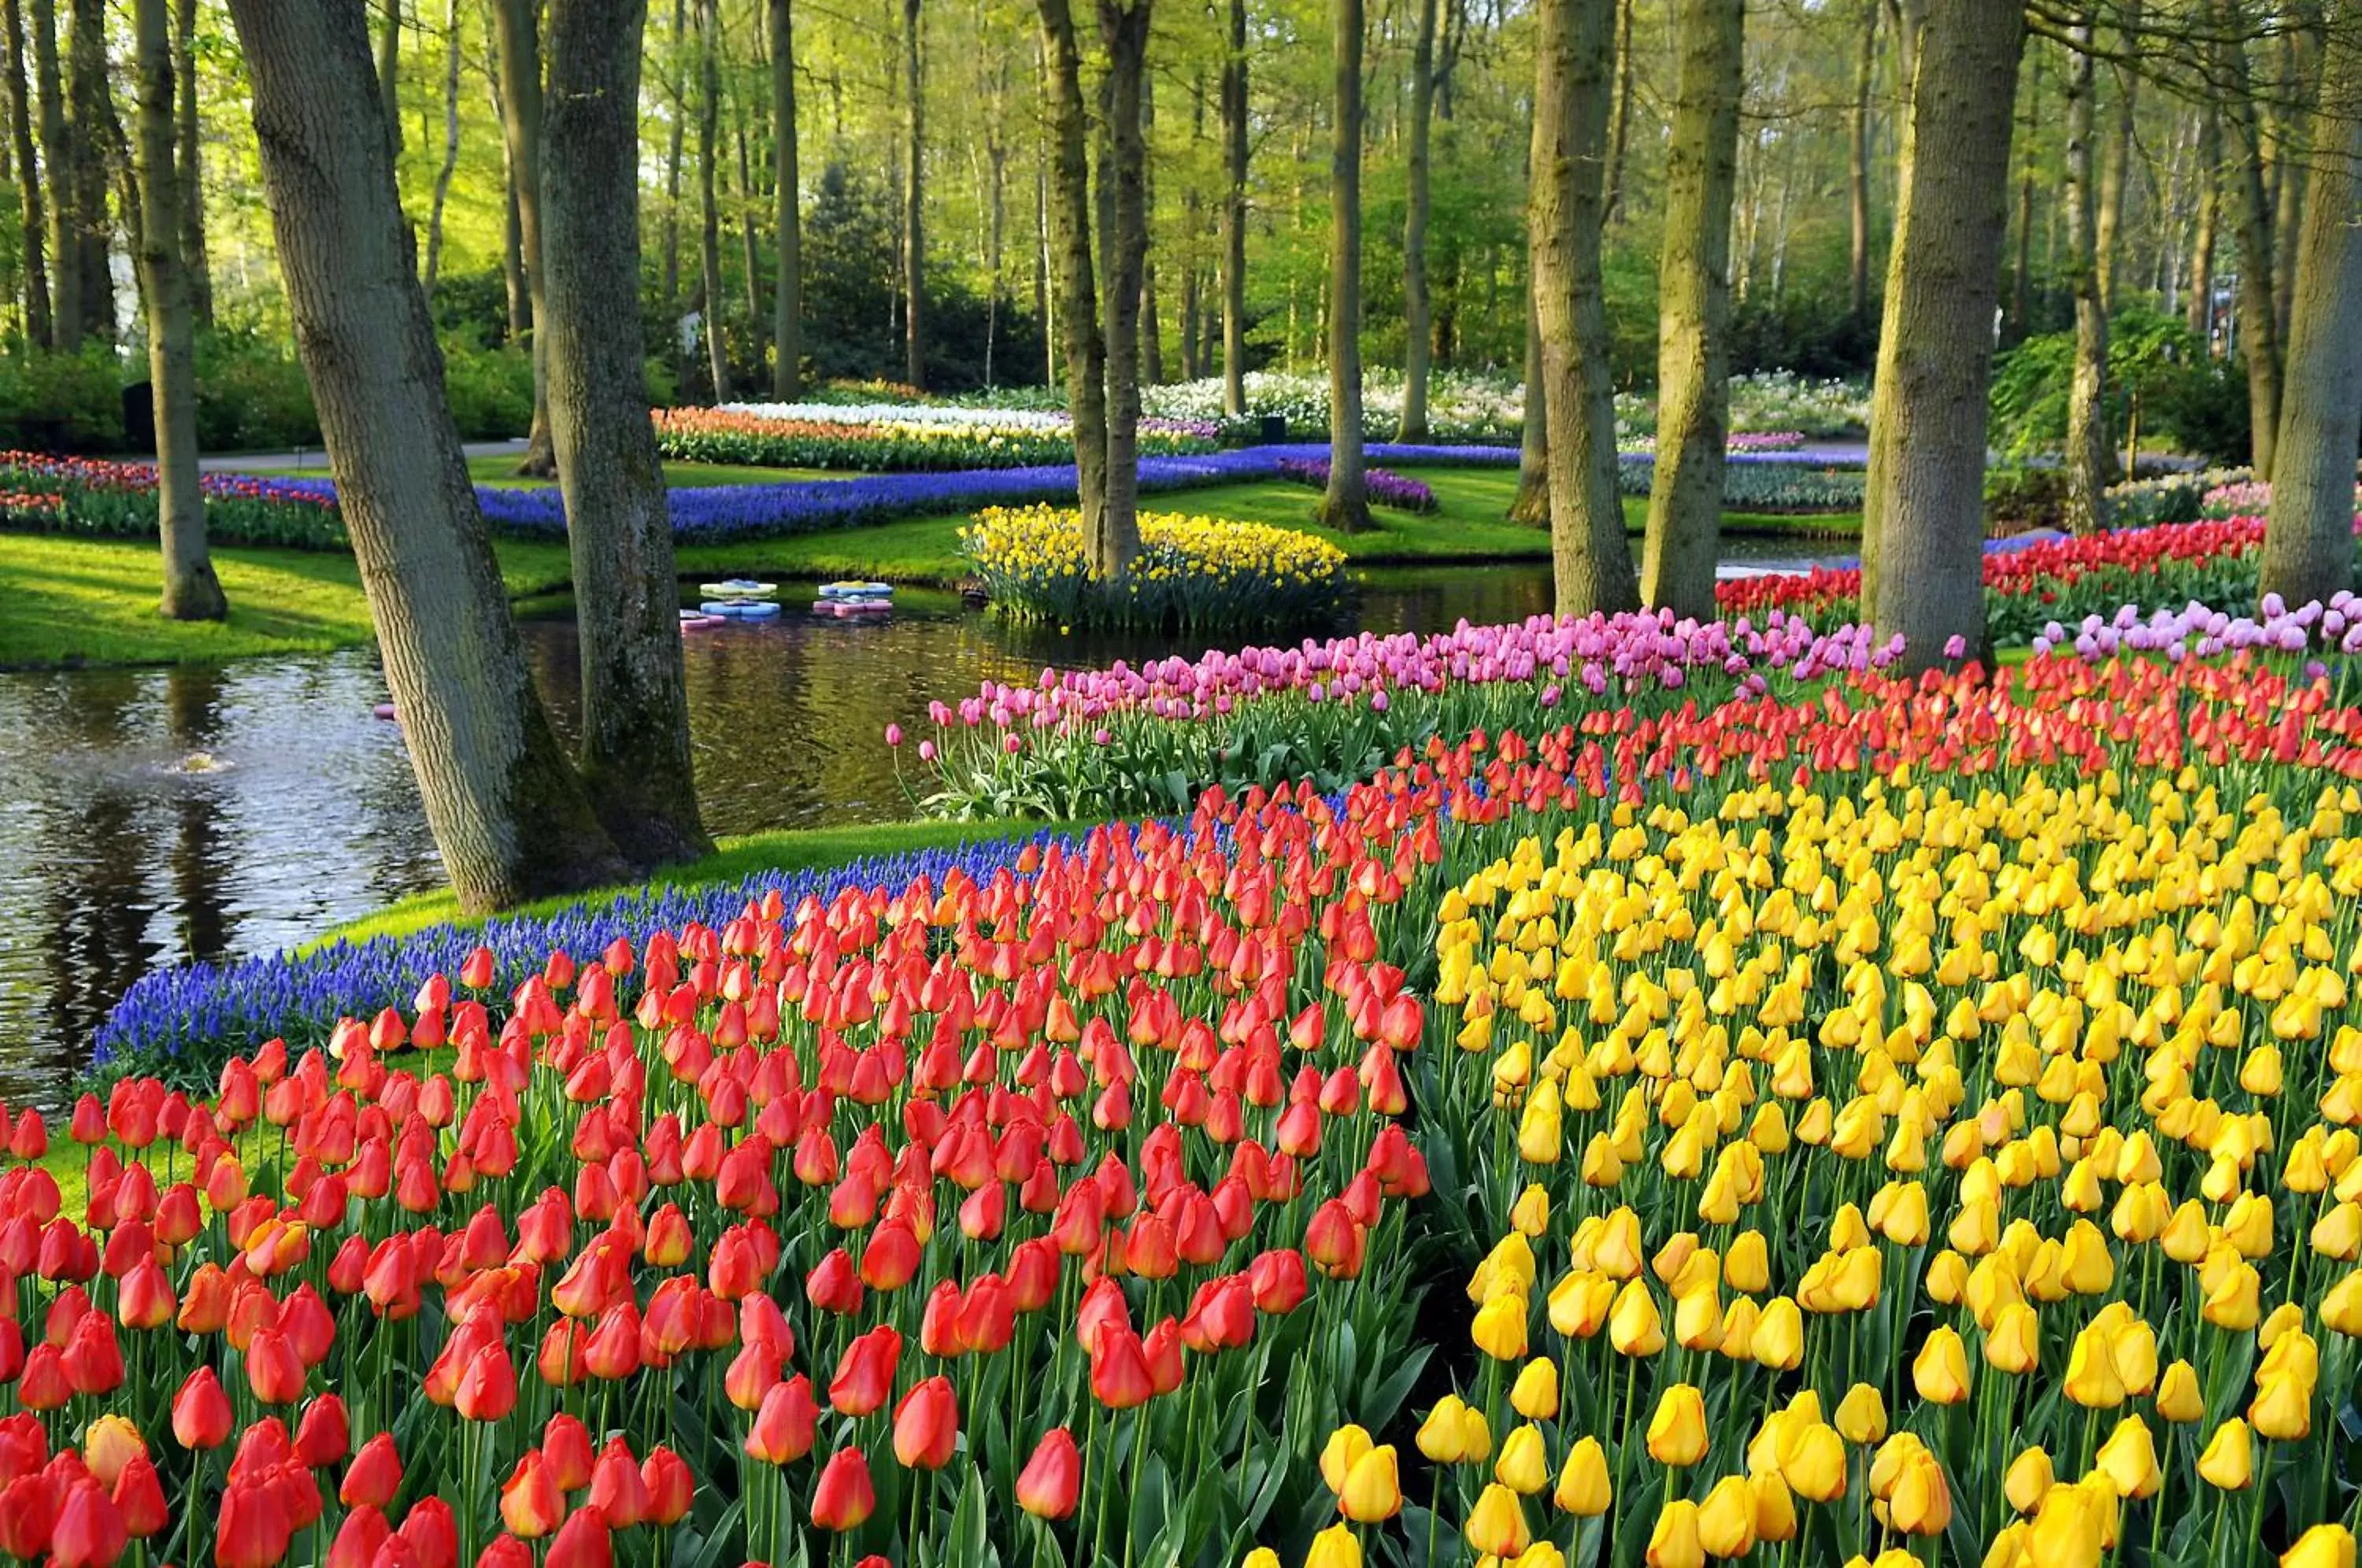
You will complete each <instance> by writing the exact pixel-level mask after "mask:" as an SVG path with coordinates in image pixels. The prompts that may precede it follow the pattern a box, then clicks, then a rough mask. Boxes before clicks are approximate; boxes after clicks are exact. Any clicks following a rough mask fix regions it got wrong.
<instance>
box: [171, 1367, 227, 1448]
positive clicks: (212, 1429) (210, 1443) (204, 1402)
mask: <svg viewBox="0 0 2362 1568" xmlns="http://www.w3.org/2000/svg"><path fill="white" fill-rule="evenodd" d="M231 1419H232V1417H231V1413H230V1408H229V1396H227V1395H226V1394H224V1393H223V1392H222V1386H221V1382H220V1380H219V1379H218V1378H216V1377H215V1376H214V1369H213V1368H212V1367H210V1366H201V1367H198V1368H197V1369H196V1370H195V1371H194V1372H192V1373H190V1374H189V1375H188V1376H187V1377H186V1378H184V1379H182V1383H181V1391H180V1392H179V1393H177V1394H175V1395H173V1396H172V1437H173V1439H174V1440H175V1441H178V1442H179V1443H180V1445H181V1446H182V1448H193V1449H213V1448H219V1447H220V1446H221V1445H222V1444H224V1443H226V1442H227V1441H229V1428H230V1421H231Z"/></svg>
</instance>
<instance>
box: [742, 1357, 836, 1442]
mask: <svg viewBox="0 0 2362 1568" xmlns="http://www.w3.org/2000/svg"><path fill="white" fill-rule="evenodd" d="M819 1414H820V1412H819V1409H818V1408H817V1407H816V1406H815V1405H814V1403H813V1401H812V1390H811V1379H810V1378H808V1377H806V1376H805V1375H803V1374H802V1373H798V1374H796V1375H795V1376H794V1378H793V1379H791V1380H790V1381H789V1382H786V1383H777V1384H773V1385H772V1386H771V1390H770V1392H769V1393H767V1394H766V1395H765V1396H764V1397H763V1405H762V1408H761V1410H760V1411H759V1412H758V1413H757V1414H756V1417H755V1424H754V1427H753V1429H752V1430H749V1431H748V1432H747V1434H746V1443H745V1448H746V1452H747V1454H748V1455H749V1456H750V1457H752V1458H755V1459H759V1460H762V1461H764V1462H765V1463H770V1464H792V1463H795V1462H796V1461H797V1460H799V1459H801V1458H802V1457H803V1456H804V1455H806V1454H808V1453H810V1452H811V1450H812V1432H813V1427H814V1425H815V1423H816V1421H817V1419H818V1417H819Z"/></svg>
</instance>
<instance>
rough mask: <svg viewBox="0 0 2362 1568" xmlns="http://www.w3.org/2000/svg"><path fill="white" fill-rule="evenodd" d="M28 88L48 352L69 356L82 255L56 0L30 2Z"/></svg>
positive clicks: (78, 308)
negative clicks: (45, 207)
mask: <svg viewBox="0 0 2362 1568" xmlns="http://www.w3.org/2000/svg"><path fill="white" fill-rule="evenodd" d="M33 83H34V94H35V97H36V99H37V100H38V102H39V105H40V123H41V170H42V174H43V179H44V182H45V183H47V185H48V186H49V196H50V212H49V232H50V247H49V248H50V263H51V271H50V348H55V349H57V350H58V351H59V352H60V353H64V354H71V353H73V352H74V351H75V350H76V349H79V348H81V347H82V250H81V248H80V246H79V245H78V243H77V236H78V234H79V233H80V230H79V227H78V226H77V224H76V221H75V218H74V194H75V192H74V184H73V179H72V170H73V154H72V151H71V150H70V143H69V142H68V139H67V128H66V101H65V92H64V87H63V84H62V83H61V80H60V77H59V72H58V10H57V0H33Z"/></svg>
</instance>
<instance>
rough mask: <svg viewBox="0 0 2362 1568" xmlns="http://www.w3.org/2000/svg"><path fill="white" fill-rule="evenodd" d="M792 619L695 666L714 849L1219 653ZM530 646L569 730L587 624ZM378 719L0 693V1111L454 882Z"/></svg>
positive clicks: (177, 678) (237, 692)
mask: <svg viewBox="0 0 2362 1568" xmlns="http://www.w3.org/2000/svg"><path fill="white" fill-rule="evenodd" d="M1789 549H1790V550H1791V551H1793V549H1794V546H1793V545H1790V546H1789ZM787 598H788V600H789V608H788V610H787V612H786V613H785V614H784V615H782V617H781V618H780V619H779V620H778V621H775V622H770V623H767V624H753V625H730V626H723V627H718V628H715V629H712V630H711V631H702V632H697V633H692V634H690V635H688V638H687V642H686V644H685V652H686V655H687V672H688V680H689V694H690V728H691V732H692V740H693V743H694V745H695V751H696V762H697V778H698V787H699V791H700V794H701V797H702V800H703V803H704V807H705V817H706V822H707V823H708V824H709V826H711V827H712V830H713V831H714V832H716V833H721V834H736V833H745V832H750V831H753V830H756V829H759V828H767V827H796V826H810V825H819V824H823V823H844V822H875V821H884V820H889V819H893V818H898V817H904V816H908V815H910V814H911V805H910V802H909V798H908V796H907V794H906V792H905V789H904V786H903V783H902V781H901V780H900V778H898V777H897V774H896V771H895V762H896V758H895V757H894V756H893V755H892V754H891V753H889V751H888V750H887V749H886V747H885V746H884V745H883V743H882V741H881V738H880V737H881V735H882V734H883V732H884V730H885V727H886V725H887V724H888V723H900V724H902V725H903V726H904V727H905V728H907V729H914V730H915V729H919V728H921V727H922V726H923V725H924V723H925V714H926V708H927V704H928V702H929V701H932V700H934V699H937V698H956V697H958V696H961V695H964V694H966V692H968V691H970V690H974V689H975V687H976V686H977V684H978V683H979V682H981V681H984V680H987V679H996V680H1011V681H1017V680H1030V679H1033V678H1034V677H1035V676H1037V675H1038V674H1039V673H1040V672H1041V670H1042V668H1043V667H1044V666H1045V665H1048V666H1056V667H1060V668H1078V667H1085V666H1091V665H1098V664H1104V663H1106V662H1108V661H1109V660H1111V659H1114V658H1118V657H1122V658H1130V659H1134V660H1137V659H1140V658H1142V657H1161V656H1163V655H1166V654H1172V653H1185V654H1192V655H1194V654H1196V653H1198V652H1202V651H1203V650H1204V648H1205V647H1206V646H1207V644H1208V641H1209V639H1208V638H1206V637H1204V636H1198V637H1190V638H1179V639H1175V638H1159V637H1141V636H1129V637H1126V636H1106V635H1089V636H1078V635H1059V634H1058V633H1057V632H1056V631H1054V629H1039V628H1020V627H1013V626H1010V625H1007V624H1002V623H1000V622H999V621H998V620H995V619H994V618H992V617H991V616H989V615H987V614H983V613H978V612H976V611H973V610H968V609H964V608H963V607H962V606H961V605H960V603H959V602H958V601H957V600H956V599H955V598H954V597H952V596H951V595H948V594H941V593H922V592H906V593H905V594H903V595H900V596H899V597H898V599H897V602H896V605H895V609H894V611H893V613H892V614H890V615H889V616H884V617H880V618H877V619H876V620H865V621H845V620H837V619H833V618H822V617H816V616H814V615H813V614H812V613H811V611H810V609H809V608H808V606H809V602H810V601H809V591H808V590H799V589H797V588H796V587H794V586H793V585H790V586H789V588H788V590H787ZM1549 605H1550V586H1549V575H1548V571H1547V569H1545V568H1543V567H1541V566H1540V565H1539V564H1537V565H1529V566H1514V567H1481V568H1466V567H1458V568H1444V569H1417V570H1392V571H1385V572H1376V573H1371V574H1369V575H1368V576H1367V577H1366V579H1365V580H1364V584H1363V595H1362V600H1361V608H1360V616H1361V620H1362V624H1364V625H1367V626H1369V627H1370V628H1372V629H1373V630H1378V631H1389V632H1391V631H1421V632H1423V631H1429V630H1434V629H1437V628H1440V627H1446V626H1450V625H1451V624H1453V623H1454V622H1456V621H1458V620H1461V619H1462V618H1463V617H1464V618H1466V619H1468V620H1470V621H1473V622H1479V623H1482V622H1485V621H1501V620H1507V619H1516V618H1520V617H1523V616H1526V615H1529V614H1534V613H1540V612H1541V611H1544V610H1546V609H1548V608H1549ZM524 640H525V646H526V649H527V652H528V657H529V658H530V660H531V662H532V665H533V668H534V671H535V676H536V678H537V679H538V680H539V682H540V685H541V687H542V690H543V691H544V692H545V694H546V696H547V697H548V699H549V701H550V703H551V706H552V708H553V710H554V712H555V714H556V717H557V723H558V725H559V727H560V729H561V730H563V731H565V732H567V733H568V734H569V735H570V734H571V733H572V732H573V730H574V727H575V724H576V721H577V718H578V713H579V694H578V688H577V677H576V673H575V662H576V658H577V643H576V636H575V629H574V625H573V623H572V622H571V621H570V620H565V619H560V620H547V621H535V622H531V623H528V624H526V625H525V626H524ZM383 696H384V684H383V678H382V676H381V673H380V670H379V668H378V663H377V657H376V655H375V652H374V651H373V650H370V649H349V650H346V651H343V652H339V653H332V654H325V655H316V656H305V657H293V658H288V659H282V660H270V661H253V660H249V661H243V662H240V663H237V664H231V665H226V666H219V667H212V668H205V667H193V668H177V669H168V670H86V671H71V672H67V671H61V672H51V673H39V674H18V675H0V1099H6V1100H7V1101H8V1102H10V1103H11V1104H15V1103H17V1102H19V1101H22V1100H25V1099H28V1098H29V1099H34V1100H38V1101H46V1102H50V1103H54V1102H55V1101H56V1100H57V1099H58V1098H59V1096H60V1093H61V1090H62V1088H64V1087H65V1086H66V1085H67V1084H68V1083H70V1081H71V1077H72V1072H73V1071H74V1070H75V1068H76V1067H77V1066H78V1065H79V1064H80V1062H81V1061H82V1060H83V1055H84V1054H85V1052H86V1050H87V1045H88V1042H89V1039H90V1036H91V1032H92V1031H93V1030H94V1029H95V1027H96V1026H97V1024H98V1022H99V1021H101V1020H102V1019H103V1018H104V1017H105V1011H106V1009H107V1008H108V1007H109V1006H110V1005H112V1003H113V1001H114V1000H115V999H116V997H118V996H120V995H121V994H122V992H123V990H124V988H126V987H127V986H128V985H129V984H130V983H131V982H132V981H133V980H134V979H137V978H138V977H139V976H140V975H142V974H144V973H146V972H147V971H148V970H149V969H150V968H152V967H155V966H160V965H166V964H171V963H177V962H180V961H182V960H184V959H189V958H198V959H210V958H220V957H225V956H232V955H246V954H252V953H259V952H269V951H273V950H276V949H278V948H281V947H284V946H286V945H288V944H292V943H295V942H299V941H302V940H303V939H304V938H305V937H307V936H309V935H311V934H313V933H316V932H318V931H319V930H321V929H322V928H323V927H325V926H327V925H331V924H334V923H336V922H339V921H343V920H347V919H350V918H351V917H353V916H355V915H358V914H359V913H362V912H364V911H368V910H370V909H373V908H376V907H378V906H380V905H381V904H384V903H386V902H387V901H389V900H392V899H395V898H398V897H400V896H402V895H403V894H405V893H409V892H413V891H415V890H418V889H424V888H428V887H431V886H433V885H434V884H435V883H436V880H437V878H438V869H437V863H436V856H435V849H434V845H433V842H432V839H431V838H430V836H429V834H428V833H427V830H426V824H425V818H424V815H423V813H422V812H421V810H420V807H419V803H418V796H417V790H416V787H415V785H414V781H413V779H412V777H411V773H410V767H409V763H408V759H407V758H406V756H404V755H403V748H402V742H401V735H400V733H399V731H398V730H397V729H396V728H395V727H394V726H393V725H392V724H391V723H384V722H382V721H381V720H379V719H377V718H375V717H373V716H372V714H371V712H370V710H371V708H372V707H373V705H374V704H376V703H377V702H379V701H381V700H382V699H383ZM901 760H903V761H904V762H906V763H915V760H916V759H915V757H911V756H904V757H903V758H902V759H901ZM912 782H913V783H915V782H916V780H915V778H914V779H913V780H912Z"/></svg>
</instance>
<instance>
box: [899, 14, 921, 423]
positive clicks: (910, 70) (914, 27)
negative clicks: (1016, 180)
mask: <svg viewBox="0 0 2362 1568" xmlns="http://www.w3.org/2000/svg"><path fill="white" fill-rule="evenodd" d="M919 58H920V57H919V0H902V87H903V99H904V103H905V105H906V107H907V109H908V112H909V115H910V118H909V119H908V120H907V121H906V122H905V127H904V128H905V131H906V133H907V135H908V137H909V139H908V140H907V141H906V142H905V143H904V144H903V158H904V162H905V167H906V169H907V170H908V172H907V174H906V175H905V176H904V187H903V196H902V288H903V297H902V379H903V380H904V381H908V382H910V383H911V385H912V386H914V387H924V386H925V385H926V384H927V308H926V307H927V299H926V296H927V243H926V230H925V226H924V223H923V220H924V217H925V209H926V202H925V199H924V197H925V190H926V187H925V179H924V176H925V170H926V156H925V153H926V145H927V135H926V132H927V125H926V116H925V113H924V105H925V96H924V93H923V87H924V83H923V82H922V79H921V76H920V69H919Z"/></svg>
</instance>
